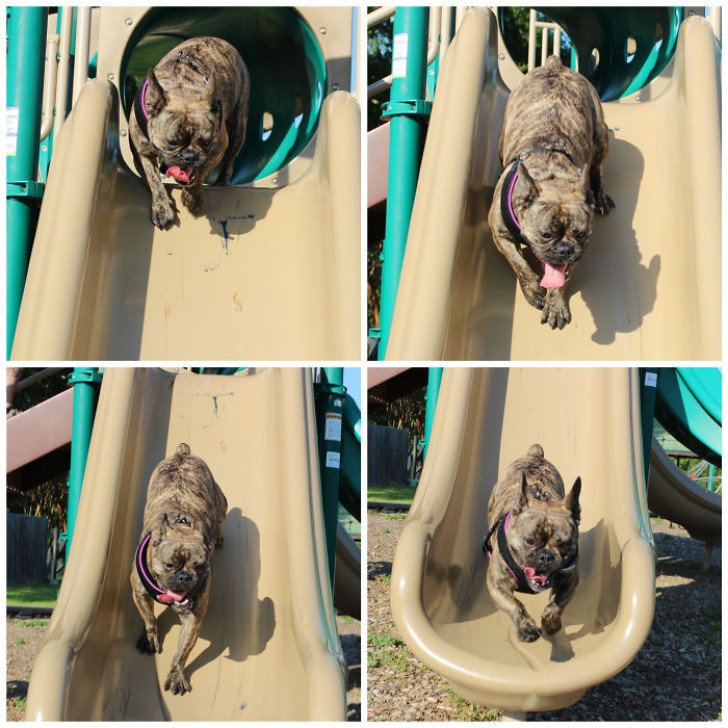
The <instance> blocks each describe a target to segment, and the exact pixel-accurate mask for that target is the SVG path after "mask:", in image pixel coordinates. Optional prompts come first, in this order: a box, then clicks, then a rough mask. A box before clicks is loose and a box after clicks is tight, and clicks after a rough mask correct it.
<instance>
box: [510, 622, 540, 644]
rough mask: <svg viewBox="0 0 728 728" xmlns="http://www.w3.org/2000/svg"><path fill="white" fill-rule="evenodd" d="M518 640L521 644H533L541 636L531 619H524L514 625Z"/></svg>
mask: <svg viewBox="0 0 728 728" xmlns="http://www.w3.org/2000/svg"><path fill="white" fill-rule="evenodd" d="M516 632H517V633H518V639H519V640H520V641H521V642H535V641H536V640H537V639H538V638H539V637H540V636H541V630H540V629H539V628H538V627H537V626H536V622H534V621H533V620H532V619H531V617H524V618H523V619H521V620H519V622H518V624H517V625H516Z"/></svg>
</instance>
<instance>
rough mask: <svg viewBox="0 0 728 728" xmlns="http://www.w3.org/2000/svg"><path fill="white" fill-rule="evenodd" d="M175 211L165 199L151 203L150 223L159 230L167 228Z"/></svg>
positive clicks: (173, 218)
mask: <svg viewBox="0 0 728 728" xmlns="http://www.w3.org/2000/svg"><path fill="white" fill-rule="evenodd" d="M176 215H177V211H176V210H175V209H174V205H173V204H172V203H171V202H170V201H169V199H167V198H165V199H162V200H155V201H154V202H152V222H153V223H154V224H155V225H156V226H157V227H158V228H159V229H160V230H164V229H166V228H168V227H169V226H170V225H171V224H172V223H173V222H174V221H175V217H176Z"/></svg>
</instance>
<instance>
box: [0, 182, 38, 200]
mask: <svg viewBox="0 0 728 728" xmlns="http://www.w3.org/2000/svg"><path fill="white" fill-rule="evenodd" d="M44 192H45V183H44V182H30V181H28V182H8V183H7V192H6V193H5V194H6V197H8V198H15V197H27V198H29V199H33V200H40V199H42V197H43V193H44Z"/></svg>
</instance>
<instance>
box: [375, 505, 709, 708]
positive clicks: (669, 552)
mask: <svg viewBox="0 0 728 728" xmlns="http://www.w3.org/2000/svg"><path fill="white" fill-rule="evenodd" d="M403 525H404V520H403V518H402V517H401V516H400V515H395V514H383V513H378V512H373V511H370V512H369V515H368V529H367V535H368V543H367V550H368V590H367V591H368V617H367V635H368V642H367V653H368V655H367V658H368V660H367V662H368V667H367V717H368V719H369V720H370V721H382V720H383V721H445V720H457V721H483V720H498V718H499V717H500V711H499V710H498V709H496V708H489V707H486V706H480V705H475V704H472V703H469V702H467V701H466V700H463V699H461V698H460V697H459V696H458V695H456V694H455V692H454V691H453V690H452V688H450V686H449V685H448V683H447V681H446V680H444V679H443V678H441V677H440V676H439V675H438V674H437V673H435V672H433V671H432V670H430V669H429V668H428V667H426V666H425V665H424V664H423V663H421V662H420V661H419V660H418V659H417V658H416V657H415V656H414V655H413V654H412V653H411V652H410V651H409V650H408V649H407V647H406V646H405V645H404V643H403V642H402V640H401V639H400V637H399V635H398V633H397V629H396V627H395V625H394V622H393V621H392V616H391V612H390V609H389V590H390V581H391V569H392V559H393V557H394V551H395V547H396V544H397V540H398V538H399V534H400V532H401V530H402V527H403ZM652 525H653V532H654V534H655V545H656V548H657V569H656V577H657V578H656V593H657V599H656V605H655V617H654V621H653V625H652V631H651V633H650V635H649V637H648V638H647V641H646V642H645V644H644V646H643V648H642V649H641V650H640V652H639V653H638V654H637V656H636V657H635V659H634V660H633V661H632V663H630V665H629V666H628V667H627V668H626V669H625V670H624V671H623V672H621V673H620V674H619V675H617V676H615V677H614V678H612V679H611V680H607V681H606V682H604V683H602V684H601V685H598V686H596V687H595V688H593V689H591V690H589V691H588V692H587V693H586V695H585V696H584V697H583V698H582V699H581V700H580V701H579V702H578V703H576V705H573V706H571V707H570V708H566V709H564V710H559V711H553V712H548V713H534V714H529V720H539V721H541V720H548V721H568V720H578V721H595V720H609V721H614V720H619V721H627V720H629V721H633V720H640V721H643V720H645V721H646V720H650V721H653V720H661V721H674V720H679V721H688V720H690V721H719V720H721V716H722V707H721V677H722V672H721V659H722V657H721V631H722V625H721V551H720V549H715V550H714V551H713V554H712V560H711V567H710V570H709V571H708V572H703V571H702V563H703V556H704V547H703V544H702V543H700V542H698V541H695V540H694V539H692V538H690V537H689V536H688V534H687V532H686V531H685V530H684V529H682V528H681V527H679V526H675V525H672V524H669V523H667V522H662V521H657V520H654V519H653V522H652Z"/></svg>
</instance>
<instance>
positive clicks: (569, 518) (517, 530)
mask: <svg viewBox="0 0 728 728" xmlns="http://www.w3.org/2000/svg"><path fill="white" fill-rule="evenodd" d="M580 492H581V478H577V479H576V482H575V483H574V485H573V487H572V488H571V491H570V492H569V493H568V495H567V496H566V497H565V498H564V499H563V500H558V499H555V498H552V497H551V496H549V495H548V494H544V495H543V496H540V495H539V491H536V494H535V495H529V493H528V487H527V483H526V476H525V473H523V472H522V473H521V489H520V496H519V500H518V505H517V506H516V507H515V508H514V509H513V510H512V511H511V518H510V523H509V526H508V532H507V534H506V537H507V540H508V547H509V548H510V550H511V553H512V554H513V556H514V557H515V558H516V560H517V561H518V563H519V564H521V565H522V566H523V567H524V572H525V573H526V577H527V579H528V581H529V585H530V586H531V587H532V589H533V590H534V591H542V590H543V588H544V585H545V584H547V583H548V582H549V581H550V577H551V575H552V574H555V573H556V572H558V571H561V570H562V569H564V568H565V567H567V566H569V565H570V564H571V563H572V562H573V561H574V557H575V556H576V553H577V547H578V540H579V520H580V516H581V511H580V507H579V494H580Z"/></svg>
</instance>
